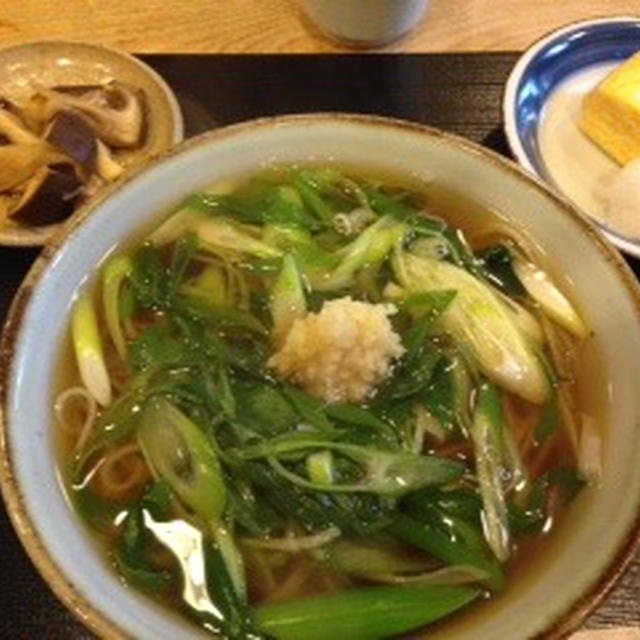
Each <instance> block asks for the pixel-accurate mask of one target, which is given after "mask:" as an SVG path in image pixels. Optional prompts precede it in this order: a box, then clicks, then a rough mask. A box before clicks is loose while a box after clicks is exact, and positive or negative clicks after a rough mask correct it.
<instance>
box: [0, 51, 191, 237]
mask: <svg viewBox="0 0 640 640" xmlns="http://www.w3.org/2000/svg"><path fill="white" fill-rule="evenodd" d="M109 80H119V81H120V82H124V83H126V84H129V85H131V86H132V87H137V88H138V89H141V90H142V91H143V93H144V103H145V104H144V107H145V113H146V126H145V131H146V135H145V140H144V143H143V144H142V145H140V146H139V147H138V148H136V149H131V150H125V151H124V152H123V151H120V152H119V154H118V160H119V161H120V162H121V163H122V164H123V165H124V166H125V167H126V168H130V167H132V166H135V165H137V164H139V163H141V162H144V161H145V160H146V159H148V158H150V157H153V156H155V155H158V154H159V153H162V152H163V151H166V150H167V149H168V148H169V147H171V146H173V145H174V144H177V143H178V142H181V141H182V139H183V137H184V131H183V130H184V126H183V121H182V113H181V111H180V106H179V105H178V101H177V100H176V97H175V96H174V94H173V91H172V90H171V89H170V88H169V85H168V84H167V83H166V82H165V81H164V80H163V79H162V77H161V76H160V75H158V74H157V73H156V72H155V71H154V70H153V69H152V68H151V67H149V66H147V65H146V64H145V63H144V62H142V61H141V60H139V59H138V58H135V57H133V56H131V55H129V54H128V53H124V52H121V51H115V50H114V49H108V48H106V47H102V46H99V45H94V44H86V43H83V42H63V41H51V42H28V43H24V44H20V45H16V46H12V47H7V48H6V49H2V50H0V95H1V96H3V97H5V98H8V99H10V100H11V101H13V102H16V103H17V104H20V103H21V102H23V101H25V100H26V99H27V98H29V96H31V95H32V94H33V90H34V89H33V85H34V83H38V84H40V85H44V86H46V87H54V86H59V85H63V86H64V85H95V84H103V83H105V82H108V81H109ZM59 226H60V225H59V224H55V225H48V226H44V227H22V226H18V225H7V224H3V225H0V244H4V245H13V246H37V245H42V244H44V243H45V242H46V241H47V240H49V239H51V237H52V236H53V235H54V234H55V232H56V230H57V229H58V227H59Z"/></svg>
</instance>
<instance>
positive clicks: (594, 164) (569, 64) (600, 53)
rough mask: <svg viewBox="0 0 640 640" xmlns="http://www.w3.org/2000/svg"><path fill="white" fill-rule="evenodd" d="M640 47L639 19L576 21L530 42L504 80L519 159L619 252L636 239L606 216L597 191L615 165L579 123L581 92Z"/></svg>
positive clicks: (639, 241)
mask: <svg viewBox="0 0 640 640" xmlns="http://www.w3.org/2000/svg"><path fill="white" fill-rule="evenodd" d="M638 51H640V18H638V17H631V16H629V17H625V16H621V17H615V18H604V19H599V20H589V21H585V22H576V23H573V24H570V25H567V26H566V27H563V28H561V29H559V30H557V31H554V32H552V33H551V34H549V35H547V36H546V37H544V38H542V39H541V40H539V41H538V42H536V43H535V44H534V45H532V46H531V47H530V48H529V49H528V50H527V51H526V52H525V53H524V55H523V56H522V57H521V58H520V59H519V60H518V62H517V64H516V65H515V67H514V69H513V71H512V72H511V75H510V76H509V80H508V82H507V85H506V90H505V94H504V101H503V119H504V125H505V130H506V135H507V139H508V141H509V145H510V147H511V150H512V152H513V154H514V156H515V158H516V159H517V161H518V162H519V163H520V164H521V165H522V166H523V167H525V168H526V169H528V170H529V171H531V172H533V173H534V174H536V175H538V176H539V177H541V178H542V179H543V180H545V181H546V182H548V183H550V184H551V185H553V186H554V187H556V188H557V189H559V190H560V191H562V192H563V193H564V194H565V195H566V196H567V197H569V198H570V199H571V200H572V201H573V202H574V203H575V204H576V205H578V207H580V208H581V209H582V210H583V211H584V212H585V213H586V214H587V215H589V216H591V217H592V218H593V219H594V220H595V221H596V222H597V223H598V224H599V226H600V227H601V228H602V230H603V231H604V233H605V235H606V236H607V237H608V238H609V239H610V240H611V241H612V242H613V243H614V244H615V245H616V246H617V247H618V248H619V249H621V250H622V251H625V252H626V253H629V254H631V255H634V256H636V257H640V238H634V237H631V235H629V234H625V233H624V232H623V231H622V229H621V228H620V226H619V225H616V223H615V221H614V220H613V219H612V218H611V217H610V216H609V215H607V212H606V210H605V206H604V203H603V200H602V193H603V189H604V188H606V185H607V184H608V182H609V181H610V180H611V178H612V176H613V175H615V173H616V172H617V171H619V169H620V167H619V166H618V165H617V164H616V163H615V162H614V161H613V160H611V159H610V158H609V157H608V156H607V155H606V154H605V153H604V152H603V151H601V150H600V149H599V148H598V147H596V145H595V144H594V143H593V142H591V141H590V140H589V139H588V138H587V136H586V135H585V134H584V133H582V131H581V130H580V129H579V127H578V124H577V122H578V115H579V113H580V107H581V103H582V98H583V96H584V95H585V94H586V93H588V92H589V91H591V89H593V88H594V87H595V86H596V85H597V84H598V83H599V82H600V81H601V80H602V79H603V78H604V77H605V76H606V75H607V74H608V73H609V72H610V71H612V70H613V69H614V68H615V67H616V66H618V65H619V64H621V62H623V61H624V60H626V59H627V58H629V57H630V56H632V55H633V54H635V53H637V52H638Z"/></svg>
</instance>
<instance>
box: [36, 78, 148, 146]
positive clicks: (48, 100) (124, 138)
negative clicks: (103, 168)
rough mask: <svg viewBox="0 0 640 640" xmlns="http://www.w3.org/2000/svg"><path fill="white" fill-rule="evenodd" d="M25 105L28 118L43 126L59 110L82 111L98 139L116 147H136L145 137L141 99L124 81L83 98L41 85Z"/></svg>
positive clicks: (111, 84)
mask: <svg viewBox="0 0 640 640" xmlns="http://www.w3.org/2000/svg"><path fill="white" fill-rule="evenodd" d="M36 89H37V90H36V93H35V94H34V95H33V96H32V97H31V99H30V100H29V102H28V103H27V104H26V105H25V109H24V113H25V116H26V117H27V118H28V119H29V120H30V121H32V122H35V123H38V124H39V125H40V126H42V124H43V123H45V122H48V121H49V120H50V119H51V118H52V117H53V116H54V115H55V114H56V113H58V112H59V111H65V110H69V109H74V110H76V111H81V112H82V113H83V114H84V115H85V116H86V117H87V118H88V120H89V123H90V124H91V126H92V127H93V128H94V129H95V131H96V133H97V135H98V137H99V138H100V139H101V140H103V141H104V142H106V143H107V144H109V145H111V146H113V147H135V146H137V145H138V144H139V143H140V141H141V138H142V130H143V125H144V117H143V108H142V103H141V99H140V98H139V96H138V95H137V92H136V91H135V90H134V89H131V88H130V87H128V86H127V85H125V84H123V83H121V82H116V81H113V82H110V83H108V84H106V85H103V86H100V87H96V88H93V89H90V90H88V91H86V92H85V93H83V94H81V95H75V94H74V93H71V92H70V91H69V90H68V88H65V90H64V91H61V90H56V89H48V88H46V87H41V86H37V87H36Z"/></svg>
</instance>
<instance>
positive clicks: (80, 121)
mask: <svg viewBox="0 0 640 640" xmlns="http://www.w3.org/2000/svg"><path fill="white" fill-rule="evenodd" d="M44 139H45V140H46V141H47V142H48V143H49V144H51V145H53V146H54V147H57V148H58V149H60V150H61V151H64V153H66V154H67V155H68V156H69V157H70V158H71V159H72V160H74V161H75V162H77V163H78V164H79V165H80V166H81V167H82V169H83V170H84V172H85V174H86V175H89V174H91V173H93V171H94V169H95V166H96V156H97V150H98V140H97V138H96V134H95V132H94V130H93V128H92V127H91V125H90V124H89V123H88V122H87V120H86V118H85V117H84V116H83V115H82V114H80V113H78V112H77V111H60V112H58V113H56V114H55V116H54V117H53V120H51V122H50V123H49V126H48V127H47V129H46V131H45V132H44Z"/></svg>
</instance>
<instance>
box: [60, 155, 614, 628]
mask: <svg viewBox="0 0 640 640" xmlns="http://www.w3.org/2000/svg"><path fill="white" fill-rule="evenodd" d="M340 170H341V171H343V172H344V173H346V174H347V175H350V176H356V177H357V179H358V182H359V184H374V185H376V186H377V187H380V185H382V187H380V188H381V190H382V191H383V193H384V194H386V195H387V196H388V197H389V198H392V199H393V198H395V199H397V200H398V201H402V202H408V203H410V205H411V206H415V207H416V208H418V209H420V210H421V211H424V212H426V213H427V215H430V216H438V217H440V218H442V219H444V220H445V221H446V222H447V223H448V224H449V225H451V226H452V227H454V228H456V229H459V230H460V232H461V233H462V235H463V236H464V238H465V239H466V241H467V242H468V243H469V245H470V247H471V248H472V249H473V250H474V251H481V250H483V249H485V248H487V247H490V246H494V245H496V244H498V243H502V244H505V245H506V246H510V245H512V244H513V242H514V237H513V235H512V234H511V233H510V232H511V227H510V226H509V225H505V223H504V221H503V220H502V218H501V217H499V216H498V215H497V214H496V213H495V212H492V211H489V210H487V209H485V208H483V207H481V206H479V205H478V204H477V203H473V202H470V201H469V200H468V199H467V198H465V197H464V196H463V195H461V194H458V193H453V192H451V191H450V190H448V189H447V188H445V187H443V186H442V185H439V184H431V183H430V184H424V183H422V182H420V181H418V180H413V179H412V180H407V179H406V178H402V179H399V178H398V177H397V176H393V175H392V176H389V175H380V174H379V173H378V172H368V171H366V170H365V171H363V170H353V169H352V168H350V167H347V168H344V167H340ZM286 171H287V170H286V169H284V170H283V169H281V168H275V169H269V170H267V171H266V172H265V173H264V174H263V176H264V177H265V179H266V180H267V181H277V180H280V179H281V178H282V176H284V175H286ZM243 182H244V178H243V179H242V180H239V181H238V183H237V184H238V185H239V186H240V188H241V189H242V188H243V187H242V185H243ZM407 192H409V193H410V195H409V196H407V195H406V194H407ZM339 199H340V194H336V195H335V198H334V200H339ZM522 237H524V234H522V235H521V236H517V239H518V240H520V239H521V238H522ZM332 241H333V239H332V238H328V240H327V242H332ZM139 242H140V240H136V241H135V242H132V243H127V246H125V251H124V252H125V253H128V254H129V255H130V254H131V253H132V250H133V249H134V248H135V247H136V246H137V245H138V244H139ZM169 251H170V249H169ZM532 253H534V254H535V255H531V256H530V257H532V258H534V259H535V260H536V262H537V263H538V264H539V266H540V267H541V268H544V269H545V270H548V272H549V273H550V274H551V275H552V277H553V278H554V279H555V278H556V275H557V274H556V273H555V272H554V271H553V268H552V266H550V262H551V261H549V260H548V257H547V256H544V255H540V254H539V253H537V252H532ZM216 261H218V262H219V260H218V258H216ZM214 262H215V261H214ZM218 262H216V264H218ZM201 270H202V266H199V267H198V268H197V269H193V268H192V271H191V272H190V274H191V275H195V276H197V275H198V274H199V273H200V272H201ZM247 281H248V282H249V283H250V285H249V286H253V284H252V283H254V282H258V279H254V280H251V279H248V280H247ZM556 281H557V282H559V284H560V285H561V288H563V289H564V285H565V283H564V281H563V280H562V278H557V279H556ZM99 289H100V287H99V284H98V282H97V278H95V279H94V283H93V284H90V285H89V287H88V290H89V291H90V292H91V294H92V296H93V300H94V303H95V306H96V308H98V309H99V312H98V313H99V316H100V318H99V319H100V323H101V324H100V332H101V338H102V344H103V347H104V349H105V360H106V362H107V365H108V368H109V373H110V376H111V378H112V380H113V381H115V384H114V387H115V392H114V397H115V398H118V394H119V393H120V389H122V388H123V386H125V385H126V384H127V383H128V382H129V381H130V376H131V372H130V369H129V368H128V367H127V366H124V365H123V364H122V362H121V360H120V359H119V357H118V354H117V353H116V351H115V349H114V347H113V342H112V341H111V340H110V338H109V332H108V331H107V329H106V327H105V326H104V321H103V316H102V310H101V297H100V296H101V294H100V291H99ZM569 293H570V291H569ZM522 304H523V305H524V306H525V307H526V308H528V309H529V311H530V312H531V313H532V314H533V315H534V316H536V317H538V316H539V314H540V313H541V312H540V309H539V307H538V305H537V304H536V303H533V302H532V301H531V300H527V299H524V300H522ZM161 320H162V313H157V312H153V313H150V312H149V311H137V312H136V313H134V315H133V316H132V317H131V318H130V319H129V320H128V326H127V327H126V329H125V333H127V332H128V333H129V335H130V336H134V335H140V334H141V332H142V331H143V329H144V328H147V327H149V326H151V325H154V324H155V323H157V322H159V321H161ZM553 329H554V331H555V333H556V334H557V335H558V336H559V338H558V344H560V345H561V348H562V349H563V355H562V360H563V366H565V367H570V371H568V377H566V378H563V379H562V381H561V382H560V383H559V384H562V385H563V386H564V390H565V393H566V394H567V397H568V398H569V405H570V406H569V411H570V412H571V413H572V414H573V415H574V417H575V416H577V417H578V418H580V416H581V415H582V414H588V415H589V416H591V417H592V418H593V420H595V421H596V423H597V424H598V425H600V426H601V429H602V430H604V424H605V422H606V416H605V411H604V407H605V399H604V397H603V393H602V389H603V388H604V385H603V384H602V382H603V381H602V375H603V374H602V373H601V368H600V367H599V366H598V365H599V361H598V354H597V347H596V344H595V340H594V337H593V335H590V336H589V337H588V338H587V339H586V340H585V341H583V342H582V343H581V344H578V342H577V340H575V339H573V338H572V337H571V335H570V334H568V332H566V331H565V330H563V329H560V328H559V327H557V326H555V327H553ZM543 353H544V354H545V356H546V357H547V358H549V359H551V358H552V354H551V352H550V350H549V345H548V344H545V345H544V346H543ZM59 363H60V365H59V371H58V377H57V379H58V384H57V385H56V387H55V389H54V395H55V397H58V398H59V397H60V394H61V393H63V392H64V391H65V390H67V389H70V388H74V387H77V386H81V385H82V381H81V379H80V376H79V374H78V370H77V366H76V362H75V358H74V355H73V345H72V343H71V339H70V338H67V339H66V340H65V341H64V344H62V345H61V348H60V357H59ZM239 402H242V399H239ZM502 403H503V408H504V409H505V415H506V416H507V420H508V421H509V420H515V421H517V422H521V423H522V424H519V425H513V424H511V425H510V426H511V427H512V428H514V433H515V434H516V442H517V445H518V446H519V447H521V448H522V451H523V452H524V453H523V456H522V457H523V461H524V463H525V465H526V467H527V469H528V470H529V471H530V473H531V475H532V478H531V480H532V481H535V479H539V478H540V477H542V476H543V475H544V474H548V473H554V470H556V469H558V468H575V467H576V465H577V460H576V453H575V450H574V447H573V445H572V442H571V439H570V437H569V436H568V435H567V431H566V430H565V429H564V428H563V425H562V424H560V425H558V427H557V429H556V431H555V434H554V435H551V436H550V437H549V439H548V440H544V441H542V442H537V441H535V438H533V437H532V435H531V432H532V429H531V427H530V424H532V421H536V422H539V421H540V411H541V410H540V408H539V407H536V406H534V405H530V404H529V403H527V402H526V401H524V400H521V399H519V398H517V397H515V396H513V394H508V393H506V392H505V393H503V397H502ZM85 404H86V403H85V402H84V401H83V400H82V398H81V397H79V399H78V400H77V401H75V402H69V403H68V406H67V407H66V410H65V416H67V422H69V423H70V424H71V425H72V428H66V429H65V428H62V427H60V421H59V420H58V421H57V422H58V426H57V428H56V442H57V450H58V459H59V470H60V475H61V478H62V481H63V484H64V489H65V491H66V493H67V495H68V496H69V498H70V500H71V502H72V503H73V505H74V508H75V509H76V510H77V511H78V513H79V515H80V516H81V518H82V519H83V521H84V522H85V523H86V524H87V529H88V531H89V532H90V535H91V538H92V539H93V540H94V541H95V543H96V545H97V546H98V547H99V548H100V549H101V551H102V553H103V554H104V555H105V557H106V558H107V561H108V562H109V563H110V564H111V565H113V566H114V569H115V570H116V571H119V572H120V573H121V571H120V569H121V565H120V564H119V560H118V553H120V552H119V551H118V549H119V548H120V547H119V546H118V545H119V544H120V542H119V540H120V538H121V536H122V527H123V523H124V522H125V521H126V517H127V515H128V514H129V513H130V511H131V509H132V506H133V505H135V504H136V503H137V502H138V501H139V500H140V499H141V497H142V496H143V495H144V494H145V492H146V490H147V488H148V487H149V486H150V484H151V483H152V481H153V474H152V472H151V470H150V469H149V466H148V464H147V462H146V461H145V457H144V456H143V455H142V453H141V452H140V449H139V447H138V445H137V444H136V438H135V430H134V431H132V434H131V435H130V436H129V437H126V438H124V439H123V440H122V441H118V442H117V444H115V445H109V446H107V447H106V448H104V447H103V448H101V449H99V450H97V451H95V452H94V453H93V454H92V455H91V456H89V457H88V458H87V460H86V467H85V471H86V469H87V468H90V469H93V471H92V473H89V474H87V473H83V474H81V476H78V475H77V473H76V471H77V467H76V464H77V457H78V451H79V450H81V449H82V446H80V447H79V446H78V442H79V439H81V431H82V429H81V428H80V426H81V423H83V422H84V420H85V418H86V417H87V416H86V414H87V409H86V406H85ZM365 406H366V405H365ZM103 413H104V412H103V411H102V410H100V409H99V408H98V412H97V416H96V417H95V420H93V426H94V427H95V426H96V425H99V424H100V420H101V417H102V416H103ZM559 420H560V421H562V417H560V418H559ZM527 424H529V426H527ZM523 425H524V426H523ZM527 429H528V431H527ZM87 437H90V436H87ZM425 451H429V452H433V453H434V454H436V455H442V456H444V457H446V458H448V459H457V460H463V461H466V462H468V463H469V465H470V466H471V467H473V447H472V445H471V443H470V442H469V441H466V440H463V441H461V440H453V441H446V442H444V443H439V442H437V441H435V440H429V439H427V441H426V442H425ZM590 490H591V489H589V491H590ZM589 491H586V492H583V493H584V494H585V496H586V495H587V494H588V493H589ZM257 495H258V496H259V492H258V494H257ZM585 496H581V497H580V499H581V500H582V499H586V497H585ZM172 505H173V507H172V516H171V517H172V518H178V519H180V518H185V519H187V520H188V521H189V522H192V523H195V524H196V526H198V525H199V524H200V520H199V518H198V517H197V515H195V516H194V513H193V511H192V510H191V509H189V508H188V507H185V506H184V505H181V504H180V501H179V500H175V498H174V500H173V502H172ZM541 508H546V509H547V510H548V513H547V516H546V520H545V524H544V526H543V527H542V531H541V532H540V533H530V534H523V535H521V536H519V537H517V538H516V541H515V543H514V545H513V549H514V553H513V556H512V557H511V558H510V560H509V562H508V563H507V565H506V581H507V587H506V591H505V593H504V594H500V595H497V596H491V597H488V598H487V599H483V600H482V601H479V602H476V603H475V604H473V605H472V606H470V607H468V608H467V609H466V610H464V611H462V612H460V613H457V614H454V619H453V621H452V622H451V621H449V620H444V621H441V622H439V623H437V624H435V625H434V626H432V627H431V628H430V632H433V633H434V634H435V636H436V637H440V634H443V636H442V637H446V635H447V633H449V632H453V631H454V630H455V629H457V628H464V626H465V625H467V624H473V621H474V620H476V619H477V616H478V615H485V613H486V611H487V610H490V607H491V602H492V600H493V599H494V598H496V599H502V598H508V597H509V592H510V590H511V589H512V587H513V585H518V584H520V583H524V582H526V581H530V580H532V579H535V577H533V576H534V574H535V571H534V567H535V565H536V564H537V563H538V562H539V560H538V559H539V558H540V557H544V554H545V547H546V546H547V545H548V540H549V539H557V538H561V537H563V535H568V533H566V532H568V531H569V530H570V529H571V526H569V523H567V525H566V526H565V525H564V523H563V526H558V522H560V521H564V520H570V519H568V518H565V515H566V514H565V512H566V511H567V510H569V509H570V508H571V507H570V506H569V503H565V497H564V496H563V495H562V492H561V491H560V490H559V489H558V490H556V489H552V490H551V491H550V492H549V494H548V495H547V496H546V498H545V499H544V501H543V502H542V503H541ZM240 529H241V530H243V529H242V526H241V525H240ZM565 529H566V532H565V531H564V530H565ZM302 533H304V532H301V531H300V530H299V528H296V534H297V535H301V534H302ZM282 534H283V532H276V533H274V537H278V538H279V537H281V536H282ZM243 535H244V536H247V537H249V538H255V537H256V535H255V534H249V533H247V532H246V530H244V533H243ZM380 535H382V536H383V537H384V533H381V534H380ZM239 548H240V549H241V550H243V556H244V564H245V568H246V572H247V586H248V594H249V598H250V602H251V603H252V604H260V603H273V602H280V601H286V600H288V599H293V598H302V597H306V596H313V595H318V594H320V593H325V592H328V591H332V590H335V589H349V588H352V587H358V586H364V585H373V584H375V582H374V581H372V580H370V579H368V578H365V577H362V576H359V575H356V574H348V573H345V572H343V571H341V570H340V569H339V568H337V567H335V566H334V565H332V564H331V563H328V562H326V561H325V560H324V559H322V558H321V554H319V553H316V552H315V551H314V552H301V553H290V552H283V551H269V550H267V549H263V548H253V547H250V546H247V545H243V544H242V543H241V544H240V545H239ZM404 551H405V553H406V557H407V558H410V559H411V560H413V561H419V562H422V563H423V564H424V565H425V566H429V561H430V557H429V556H428V554H426V553H424V552H421V551H419V550H417V549H415V548H411V547H410V546H408V545H405V550H404ZM145 554H146V555H144V560H145V561H152V564H153V566H154V567H156V568H159V570H164V571H166V572H168V573H169V574H170V575H171V576H172V579H171V581H170V585H169V587H168V588H165V589H162V590H158V589H156V588H154V587H150V588H148V589H146V591H147V593H148V594H149V595H150V596H151V597H152V598H153V599H154V600H156V601H157V602H159V603H161V604H163V605H166V606H167V607H168V608H169V609H171V610H173V611H178V612H182V613H186V614H188V615H189V617H191V618H192V619H193V618H194V616H193V615H191V614H189V608H188V607H187V606H186V605H185V603H184V602H183V600H182V584H181V580H180V578H179V573H178V571H177V567H176V566H175V562H173V557H172V556H171V554H170V553H169V552H168V551H167V550H166V549H165V548H163V547H162V545H160V544H159V543H158V542H157V541H152V543H151V544H150V545H149V548H148V549H146V551H145ZM435 564H437V563H435ZM121 575H122V573H121ZM122 578H123V582H125V583H129V582H131V580H129V579H128V577H127V576H126V575H122ZM136 588H141V587H140V586H139V585H136ZM143 590H145V589H144V588H143ZM486 594H487V596H489V592H488V591H486ZM195 621H196V622H198V620H197V617H196V619H195ZM205 626H206V625H205ZM414 634H415V632H412V635H411V637H415V635H414ZM300 640H304V639H303V638H301V639H300Z"/></svg>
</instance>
